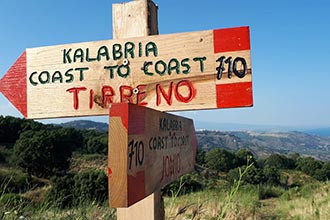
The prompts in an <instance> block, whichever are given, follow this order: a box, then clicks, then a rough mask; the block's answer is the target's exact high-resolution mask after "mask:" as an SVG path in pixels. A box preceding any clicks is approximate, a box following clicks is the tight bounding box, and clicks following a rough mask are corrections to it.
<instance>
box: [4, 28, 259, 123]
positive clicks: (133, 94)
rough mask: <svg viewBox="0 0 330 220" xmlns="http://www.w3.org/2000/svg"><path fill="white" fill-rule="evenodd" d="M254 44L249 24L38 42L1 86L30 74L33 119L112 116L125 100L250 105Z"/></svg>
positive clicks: (168, 105)
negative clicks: (72, 41) (40, 44)
mask: <svg viewBox="0 0 330 220" xmlns="http://www.w3.org/2000/svg"><path fill="white" fill-rule="evenodd" d="M228 36H229V37H228ZM249 42H250V40H249V28H248V27H238V28H227V29H219V30H210V31H199V32H191V33H181V34H170V35H157V36H148V37H138V38H130V39H120V40H105V41H95V42H86V43H76V44H67V45H58V46H48V47H41V48H32V49H27V50H26V52H25V53H26V56H24V57H23V58H24V60H23V61H24V62H19V63H26V66H25V67H24V68H21V69H23V71H19V72H18V71H16V72H15V71H9V72H8V74H9V76H8V75H6V76H5V77H4V79H2V80H1V81H0V90H1V91H4V90H10V88H11V86H13V85H14V82H15V80H16V79H26V87H27V88H24V87H23V88H21V89H20V91H19V92H20V93H23V94H25V96H26V102H27V104H26V105H24V104H25V103H24V104H23V106H26V111H25V110H21V111H22V113H23V114H24V115H25V116H26V117H27V118H54V117H71V116H88V115H106V114H108V110H107V109H108V107H109V105H110V104H111V103H121V102H131V103H134V104H138V105H141V106H147V107H150V108H154V109H158V110H161V111H176V110H197V109H214V108H232V107H247V106H252V104H253V100H252V78H251V61H250V43H249ZM222 45H226V46H222ZM23 58H20V61H21V60H22V59H23ZM18 69H19V68H16V66H15V68H14V67H13V70H18ZM220 76H221V78H220ZM228 76H229V77H228ZM230 76H231V77H230ZM6 79H13V80H9V81H8V80H6ZM14 79H15V80H14ZM15 92H18V91H16V90H15V91H11V92H10V91H9V92H8V91H7V94H16V93H15ZM5 95H6V94H5ZM7 97H8V98H10V99H11V100H13V99H15V100H16V103H19V101H17V100H20V96H15V95H14V96H13V95H12V96H11V97H9V96H7ZM16 105H17V104H16ZM24 108H25V107H24Z"/></svg>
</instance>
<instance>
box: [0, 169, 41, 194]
mask: <svg viewBox="0 0 330 220" xmlns="http://www.w3.org/2000/svg"><path fill="white" fill-rule="evenodd" d="M0 183H1V184H0V194H1V193H21V192H25V191H27V190H29V189H32V188H35V187H37V186H41V185H43V184H42V183H41V182H38V181H36V180H35V179H33V178H32V177H30V176H29V175H28V174H26V173H23V172H21V171H20V170H12V169H8V170H5V169H4V170H2V171H1V172H0Z"/></svg>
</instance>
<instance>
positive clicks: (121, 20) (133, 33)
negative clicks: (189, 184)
mask: <svg viewBox="0 0 330 220" xmlns="http://www.w3.org/2000/svg"><path fill="white" fill-rule="evenodd" d="M157 17H158V16H157V6H156V5H155V3H153V2H152V1H147V0H138V1H131V2H127V3H120V4H113V5H112V34H113V39H124V38H132V37H144V36H148V35H157V34H158V23H157V20H158V19H157ZM124 27H125V28H124Z"/></svg>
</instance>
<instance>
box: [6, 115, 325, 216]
mask: <svg viewBox="0 0 330 220" xmlns="http://www.w3.org/2000/svg"><path fill="white" fill-rule="evenodd" d="M87 124H88V123H87ZM197 135H198V141H199V150H198V153H197V158H196V163H197V164H196V166H195V171H194V172H192V173H190V174H187V175H184V176H183V177H181V178H180V179H179V180H177V181H174V182H173V183H172V184H170V185H168V186H167V187H165V188H164V189H163V190H162V193H163V196H164V199H165V210H166V219H228V220H229V219H292V220H293V219H311V220H312V219H329V218H330V213H329V210H330V209H329V204H330V203H329V202H330V201H329V198H330V197H329V192H330V184H329V182H328V180H329V179H330V163H329V162H327V161H325V160H319V159H316V157H311V156H306V155H307V153H306V154H298V153H293V152H294V150H295V149H299V150H303V151H304V152H307V150H308V155H318V154H320V152H321V150H323V151H322V152H326V151H327V145H326V143H327V139H324V138H320V137H317V136H308V135H304V134H302V133H296V132H293V133H255V132H213V131H200V132H198V133H197ZM270 143H271V144H272V146H276V147H269V146H270ZM300 143H305V145H301V144H300ZM107 144H108V136H107V133H106V132H99V131H97V130H95V129H88V130H86V129H75V128H72V127H65V128H64V127H62V126H58V125H44V124H41V123H38V122H35V121H31V120H25V119H18V118H13V117H2V116H0V219H3V220H7V219H31V220H43V219H45V220H46V219H60V220H66V219H106V220H109V219H115V216H116V211H115V209H110V208H109V205H108V199H107V198H108V189H107V188H108V186H107V185H108V178H107V175H106V171H107V147H108V146H107ZM295 144H297V145H299V146H298V147H294V145H295ZM284 145H285V146H288V145H290V146H293V147H292V148H291V149H290V150H288V151H285V150H284V148H285V147H284ZM316 145H318V146H316ZM315 146H316V147H315ZM314 148H315V149H316V151H315V152H317V154H315V152H314V151H313V149H314ZM324 154H325V153H324ZM318 158H321V156H318ZM324 158H326V157H325V156H324Z"/></svg>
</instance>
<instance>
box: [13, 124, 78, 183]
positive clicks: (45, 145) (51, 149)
mask: <svg viewBox="0 0 330 220" xmlns="http://www.w3.org/2000/svg"><path fill="white" fill-rule="evenodd" d="M79 145H80V146H81V145H82V136H81V134H80V133H79V132H77V131H75V130H74V129H71V128H70V129H68V128H56V129H55V128H54V129H48V130H40V131H33V130H30V131H26V132H24V133H22V134H21V136H20V138H19V139H18V140H17V141H16V143H15V145H14V157H13V163H15V164H16V165H18V166H20V167H22V168H23V169H25V170H26V171H27V172H28V173H29V174H32V175H36V176H39V177H49V176H52V175H54V174H56V173H59V172H63V171H66V170H67V169H68V168H69V165H70V162H69V159H70V157H71V155H72V151H73V149H76V148H77V147H78V146H79Z"/></svg>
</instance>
